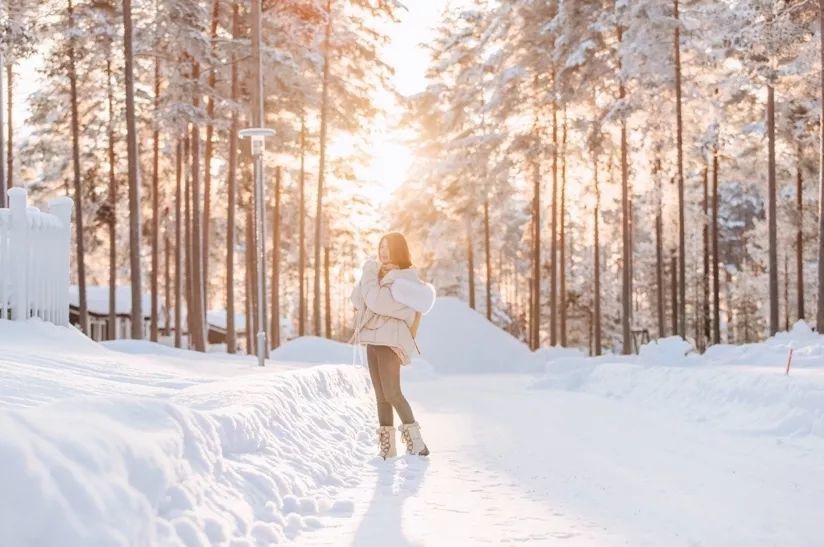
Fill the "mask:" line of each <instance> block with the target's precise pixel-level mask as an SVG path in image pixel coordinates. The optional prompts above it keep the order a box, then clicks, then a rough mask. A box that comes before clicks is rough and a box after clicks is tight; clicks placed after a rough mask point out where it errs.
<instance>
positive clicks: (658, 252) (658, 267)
mask: <svg viewBox="0 0 824 547" xmlns="http://www.w3.org/2000/svg"><path fill="white" fill-rule="evenodd" d="M663 232H664V226H663V221H662V219H661V183H660V180H659V181H658V202H657V203H656V210H655V285H656V294H655V300H656V302H655V304H656V306H655V308H656V312H657V316H658V337H659V338H663V337H664V336H666V335H667V333H666V324H665V319H664V298H665V297H664V291H665V287H664V234H663Z"/></svg>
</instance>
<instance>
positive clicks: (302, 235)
mask: <svg viewBox="0 0 824 547" xmlns="http://www.w3.org/2000/svg"><path fill="white" fill-rule="evenodd" d="M305 161H306V118H305V117H304V116H303V112H301V117H300V189H299V192H300V198H299V200H300V204H299V210H298V224H299V228H298V230H299V236H298V246H299V248H298V278H299V279H298V292H299V294H298V336H303V335H304V334H305V333H306V332H305V328H306V283H305V280H306V165H305Z"/></svg>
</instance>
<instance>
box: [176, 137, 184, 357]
mask: <svg viewBox="0 0 824 547" xmlns="http://www.w3.org/2000/svg"><path fill="white" fill-rule="evenodd" d="M182 179H183V145H182V143H181V142H180V137H178V139H177V145H176V146H175V347H176V348H179V347H181V345H182V334H183V305H182V302H183V252H182V245H183V241H182V235H183V233H182V228H183V227H182V226H181V211H180V208H181V206H182V204H181V198H182V196H181V186H182V183H183V180H182Z"/></svg>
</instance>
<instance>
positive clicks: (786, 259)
mask: <svg viewBox="0 0 824 547" xmlns="http://www.w3.org/2000/svg"><path fill="white" fill-rule="evenodd" d="M784 330H785V331H789V330H790V254H789V253H787V252H786V251H785V252H784Z"/></svg>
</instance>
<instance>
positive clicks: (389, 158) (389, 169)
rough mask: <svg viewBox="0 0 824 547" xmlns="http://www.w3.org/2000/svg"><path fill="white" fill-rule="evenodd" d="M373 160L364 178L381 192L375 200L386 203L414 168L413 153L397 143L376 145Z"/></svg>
mask: <svg viewBox="0 0 824 547" xmlns="http://www.w3.org/2000/svg"><path fill="white" fill-rule="evenodd" d="M372 152H373V153H372V159H371V161H370V162H369V164H368V165H366V167H365V170H364V173H363V178H364V179H365V180H368V181H371V182H375V183H376V184H377V187H376V190H377V191H379V192H380V194H379V195H376V196H375V198H376V200H378V201H381V202H384V201H385V200H387V199H388V198H389V196H391V195H392V192H394V191H395V189H396V188H397V187H398V186H400V185H401V183H403V181H405V180H406V178H407V176H408V174H409V169H410V168H411V167H412V153H411V151H410V150H409V148H407V147H406V146H405V145H403V144H401V143H397V142H383V143H375V146H374V147H373V148H372Z"/></svg>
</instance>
